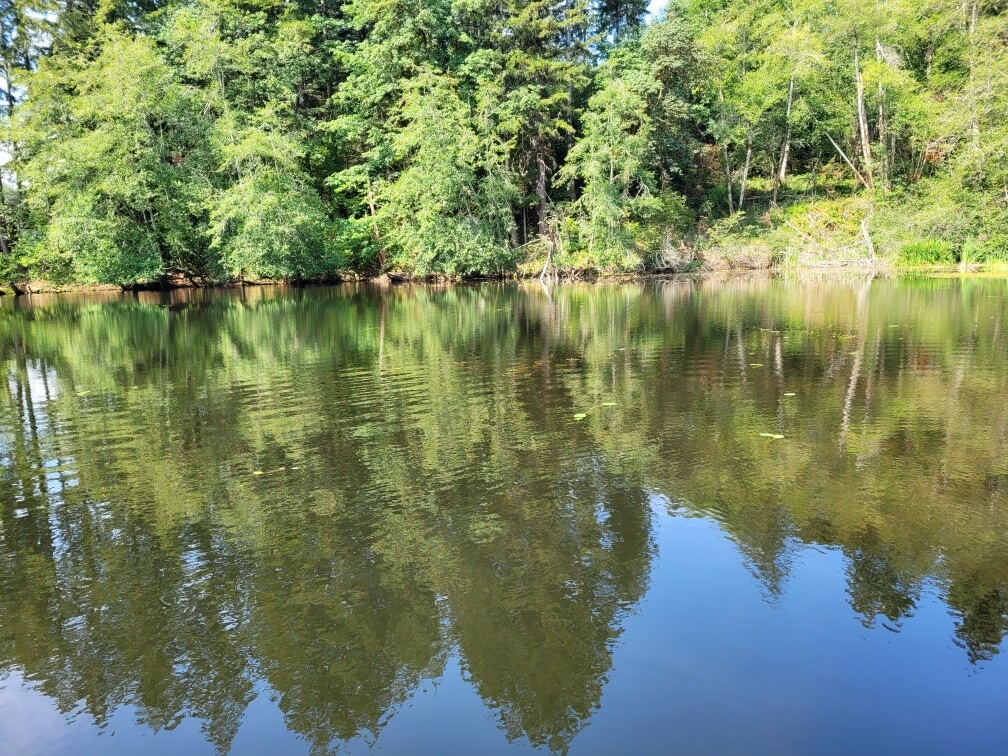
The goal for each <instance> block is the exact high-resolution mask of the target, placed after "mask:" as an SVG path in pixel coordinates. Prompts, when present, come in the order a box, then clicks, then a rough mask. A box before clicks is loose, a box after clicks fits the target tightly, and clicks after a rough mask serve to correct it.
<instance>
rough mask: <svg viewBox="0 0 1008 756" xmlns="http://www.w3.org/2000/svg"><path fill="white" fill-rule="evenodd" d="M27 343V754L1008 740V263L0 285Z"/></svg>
mask: <svg viewBox="0 0 1008 756" xmlns="http://www.w3.org/2000/svg"><path fill="white" fill-rule="evenodd" d="M0 364H2V370H3V374H4V384H3V388H4V396H3V397H2V399H0V503H2V508H0V751H2V752H3V753H17V754H34V753H40V754H50V753H53V754H61V753H71V752H72V753H78V754H91V753H94V754H98V753H101V754H107V753H122V754H137V753H186V754H195V753H204V752H205V753H213V752H215V751H219V752H227V751H229V750H230V751H232V752H234V753H243V754H244V753H262V754H276V753H297V752H307V751H313V752H318V753H322V752H326V751H328V750H332V751H339V752H350V753H359V752H362V751H365V750H368V749H369V748H373V749H377V750H383V751H385V752H388V753H485V752H487V753H489V752H510V751H521V750H528V749H530V748H539V749H543V750H554V751H558V752H563V751H567V750H569V751H570V752H572V753H674V752H678V753H712V752H732V753H743V752H744V753H768V754H769V753H772V754H780V753H830V752H833V753H858V752H863V753H884V752H885V753H893V752H898V753H1002V754H1003V753H1005V749H1006V748H1008V746H1006V743H1008V658H1006V657H1008V654H1006V653H1004V652H1005V650H1006V649H1005V645H1006V644H1005V635H1006V632H1008V284H1006V283H1005V282H1004V281H1000V280H983V279H967V280H916V281H909V280H903V281H893V280H877V281H874V282H869V281H865V280H863V279H852V280H851V279H848V280H831V281H830V280H794V281H771V280H728V281H720V282H719V281H707V282H703V283H698V282H692V283H690V282H687V283H681V282H677V283H672V282H664V283H655V284H649V285H628V286H570V287H558V288H555V289H554V290H553V291H552V292H546V291H544V290H543V289H542V288H539V287H537V286H530V287H525V288H521V287H509V286H497V285H488V286H481V287H459V288H450V289H444V290H438V289H428V288H417V289H393V290H391V291H385V292H383V291H381V290H379V289H374V288H368V287H359V288H345V289H317V290H312V289H309V290H300V291H298V290H280V289H251V290H247V291H245V292H238V291H228V292H218V293H206V292H203V293H200V292H196V293H176V294H174V295H163V296H162V295H160V294H141V295H137V296H133V295H124V296H122V297H119V296H115V297H111V296H110V297H106V298H105V300H104V301H101V300H100V298H98V297H95V296H92V297H90V298H87V299H74V298H68V297H63V298H47V299H46V298H43V299H40V298H38V297H36V298H34V300H32V301H29V300H26V299H21V300H19V301H17V302H14V301H12V300H11V299H10V298H5V300H4V301H3V303H2V305H0ZM581 413H584V417H583V418H582V419H578V418H579V416H580V414H581ZM761 434H768V435H761ZM773 436H783V438H774V437H773Z"/></svg>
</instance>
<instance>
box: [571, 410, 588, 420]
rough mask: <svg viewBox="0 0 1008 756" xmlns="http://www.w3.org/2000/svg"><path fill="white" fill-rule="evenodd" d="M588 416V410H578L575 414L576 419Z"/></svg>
mask: <svg viewBox="0 0 1008 756" xmlns="http://www.w3.org/2000/svg"><path fill="white" fill-rule="evenodd" d="M586 417H588V413H587V412H578V413H577V414H576V415H574V419H575V420H584V419H585V418H586Z"/></svg>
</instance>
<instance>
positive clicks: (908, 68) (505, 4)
mask: <svg viewBox="0 0 1008 756" xmlns="http://www.w3.org/2000/svg"><path fill="white" fill-rule="evenodd" d="M1006 40H1008V3H1005V2H1004V0H966V1H965V2H962V1H961V0H934V2H929V3H926V4H921V3H917V2H912V1H911V0H886V2H881V1H880V2H878V3H875V4H869V5H867V6H866V5H865V4H864V3H862V2H857V1H856V0H833V1H832V2H825V1H824V0H746V1H745V2H743V1H742V0H671V2H670V3H669V4H668V6H667V8H665V10H664V11H663V12H662V13H660V14H659V16H658V17H649V16H648V14H647V11H646V7H645V5H644V4H643V3H640V2H608V1H607V0H606V1H603V0H599V1H598V2H587V1H586V0H561V2H545V1H544V0H503V1H502V2H493V3H489V2H484V1H483V0H466V2H447V1H445V0H435V1H434V2H429V3H424V4H422V5H420V6H415V5H412V4H410V3H406V2H401V1H400V0H348V1H347V2H342V1H341V0H321V2H319V3H303V2H290V3H287V2H280V1H279V0H160V1H158V2H154V1H153V0H147V1H144V2H130V3H118V2H101V3H98V2H93V1H92V0H85V2H81V3H74V4H72V5H71V4H61V3H55V2H52V0H5V2H4V4H3V7H2V9H0V84H2V86H0V90H2V91H0V94H2V96H0V119H2V129H0V130H2V133H3V141H4V145H3V157H4V160H5V162H4V165H3V168H2V179H3V199H4V202H3V203H2V207H0V225H2V228H0V278H2V279H5V281H6V282H10V283H15V284H16V282H18V281H23V280H26V279H39V278H41V279H47V280H52V281H57V282H59V281H68V282H81V283H114V284H122V285H133V284H142V283H156V282H159V281H164V280H166V279H167V278H169V277H171V276H183V277H186V278H188V279H189V280H192V281H197V282H202V281H207V282H218V281H224V280H239V279H257V278H259V279H292V280H304V279H315V278H324V277H329V276H336V275H340V274H348V273H349V274H364V275H368V274H377V273H382V272H400V273H405V274H420V275H424V274H442V275H479V274H500V273H509V272H515V271H525V272H534V273H538V271H539V270H540V269H542V268H543V267H544V266H548V265H550V264H552V265H553V266H554V267H555V268H560V269H567V270H572V271H601V270H606V271H616V270H621V271H640V270H644V269H663V268H668V267H675V265H677V264H678V263H677V262H676V256H675V255H674V254H670V250H674V249H675V248H676V247H683V246H690V245H691V246H702V245H703V244H704V243H706V242H710V240H712V239H714V240H716V239H719V238H721V237H720V236H719V234H721V235H724V234H726V233H727V234H731V233H740V232H741V233H743V235H745V234H748V237H749V238H750V239H751V238H753V237H757V236H758V237H760V238H761V239H763V240H764V241H765V240H766V239H771V240H772V239H773V234H774V233H776V232H777V231H781V230H783V231H785V232H786V233H789V234H792V238H798V239H801V240H805V241H807V240H809V239H811V240H812V241H813V242H816V243H818V244H819V246H820V247H823V248H825V247H829V246H830V245H835V244H839V243H841V242H834V241H833V237H831V236H829V235H828V234H827V231H828V230H830V229H834V228H837V227H840V228H844V229H847V230H848V231H849V232H850V233H848V234H847V236H846V237H844V239H843V240H841V241H842V242H843V243H848V242H849V243H851V244H862V243H865V244H866V246H867V248H868V249H869V250H870V253H871V255H874V254H875V245H874V244H872V241H871V239H872V236H871V235H874V236H875V238H876V240H877V244H878V245H879V247H880V249H881V251H883V252H892V253H893V254H903V255H904V256H911V257H912V256H913V254H916V253H920V254H924V253H927V254H930V255H931V258H941V259H948V260H962V261H970V262H978V261H979V262H982V261H991V260H995V259H999V258H1001V259H1003V257H1004V256H1005V248H1006V247H1008V231H1006V230H1005V229H1008V130H1006V126H1005V124H1006V123H1008V118H1006V116H1008V43H1006ZM795 232H797V236H795V235H794V233H795ZM821 234H822V236H821ZM870 234H871V235H870ZM862 236H863V237H864V242H862ZM817 240H818V241H817ZM921 242H924V243H925V244H924V245H923V246H922V244H921ZM928 245H930V246H928ZM779 247H780V245H779V244H778V246H777V247H773V245H772V244H771V247H770V249H771V256H773V255H775V254H779V251H780V250H779ZM928 250H930V252H929V251H928ZM935 250H938V251H939V252H941V254H938V253H937V252H935ZM862 252H865V251H864V250H862ZM865 253H866V252H865ZM925 257H927V255H926V254H925Z"/></svg>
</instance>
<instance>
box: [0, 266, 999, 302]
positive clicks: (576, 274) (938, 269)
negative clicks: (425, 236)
mask: <svg viewBox="0 0 1008 756" xmlns="http://www.w3.org/2000/svg"><path fill="white" fill-rule="evenodd" d="M789 274H798V275H808V274H840V275H847V274H850V275H866V274H870V275H872V276H873V277H874V276H880V275H881V276H885V277H904V276H913V275H924V276H928V277H941V278H944V277H953V278H958V277H964V278H965V277H979V278H990V277H1004V278H1006V279H1008V267H1006V266H1004V265H971V266H968V267H965V268H964V267H963V266H961V265H928V266H904V265H898V264H892V263H886V262H881V261H880V262H878V263H876V264H868V265H865V264H856V265H851V264H844V263H839V264H823V265H804V266H770V267H766V268H755V267H754V268H745V267H738V268H721V267H718V268H708V269H703V268H701V269H697V270H691V271H653V272H644V273H596V272H584V271H564V270H560V271H552V272H550V273H549V274H548V275H546V276H545V277H542V276H537V275H525V274H522V273H514V274H510V275H486V276H442V275H429V276H411V275H407V274H402V273H383V274H381V275H378V276H357V275H347V276H334V277H326V278H315V279H305V280H299V281H292V280H283V279H275V280H274V279H259V280H255V281H249V280H244V281H241V280H235V281H223V282H219V283H210V284H205V285H197V284H194V283H192V282H191V281H187V280H184V279H181V280H180V279H176V280H168V281H163V282H155V283H144V284H136V285H126V286H122V285H116V284H53V283H49V282H47V281H28V282H19V283H18V287H19V289H20V291H11V287H10V285H0V301H3V300H4V299H8V298H10V299H20V298H22V297H29V298H30V297H32V296H36V295H42V294H45V295H52V294H77V295H81V294H130V293H139V292H172V291H186V290H194V291H213V290H230V289H254V288H259V287H288V288H292V289H301V288H311V287H320V286H322V287H324V286H340V285H346V284H370V285H374V286H379V287H383V288H385V287H397V286H415V285H418V286H456V285H471V284H479V283H515V284H521V283H535V282H542V283H549V284H558V283H561V284H567V283H589V284H612V283H643V282H647V281H675V280H677V281H683V280H697V279H711V278H735V277H739V276H751V275H758V276H767V277H780V276H787V275H789Z"/></svg>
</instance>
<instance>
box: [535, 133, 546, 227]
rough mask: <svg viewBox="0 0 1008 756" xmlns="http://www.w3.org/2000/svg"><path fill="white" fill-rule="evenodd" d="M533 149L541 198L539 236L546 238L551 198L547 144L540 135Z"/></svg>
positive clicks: (537, 192)
mask: <svg viewBox="0 0 1008 756" xmlns="http://www.w3.org/2000/svg"><path fill="white" fill-rule="evenodd" d="M532 144H533V147H534V148H535V156H536V169H537V170H536V184H535V193H536V197H538V198H539V236H540V237H542V238H545V237H546V235H547V234H548V233H549V224H548V223H547V220H546V210H547V208H548V207H549V196H548V195H547V194H546V142H545V140H543V138H542V137H541V136H539V135H536V137H535V138H534V139H533V142H532Z"/></svg>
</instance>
